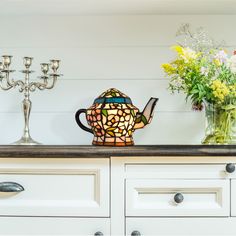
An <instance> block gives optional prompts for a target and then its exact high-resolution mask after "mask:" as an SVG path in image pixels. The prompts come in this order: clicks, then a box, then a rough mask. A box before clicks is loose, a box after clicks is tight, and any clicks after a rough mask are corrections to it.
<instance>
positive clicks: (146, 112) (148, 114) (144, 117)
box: [134, 97, 159, 129]
mask: <svg viewBox="0 0 236 236" xmlns="http://www.w3.org/2000/svg"><path fill="white" fill-rule="evenodd" d="M158 100H159V99H158V98H153V97H152V98H150V100H149V101H148V103H147V105H146V106H145V108H144V109H143V112H140V113H138V114H137V118H136V120H135V125H134V129H141V128H143V127H144V126H146V125H147V124H150V123H151V121H152V117H153V114H154V108H155V106H156V103H157V101H158Z"/></svg>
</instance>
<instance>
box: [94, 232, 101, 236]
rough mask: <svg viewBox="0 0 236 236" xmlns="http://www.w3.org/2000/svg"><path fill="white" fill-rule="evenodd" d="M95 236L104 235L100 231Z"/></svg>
mask: <svg viewBox="0 0 236 236" xmlns="http://www.w3.org/2000/svg"><path fill="white" fill-rule="evenodd" d="M94 236H103V233H102V232H100V231H98V232H96V233H95V234H94Z"/></svg>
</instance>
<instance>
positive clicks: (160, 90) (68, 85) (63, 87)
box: [0, 79, 191, 112]
mask: <svg viewBox="0 0 236 236" xmlns="http://www.w3.org/2000/svg"><path fill="white" fill-rule="evenodd" d="M113 87H115V88H117V89H119V90H121V91H122V92H124V93H126V94H127V95H128V96H130V97H131V99H132V101H133V104H134V105H136V106H137V107H138V108H139V109H140V110H142V109H143V108H144V106H145V105H146V103H147V102H148V100H149V99H150V97H157V98H159V101H158V103H157V106H156V108H155V110H157V111H190V110H191V105H190V103H189V102H188V103H186V101H185V95H184V94H182V93H176V94H174V95H173V94H171V92H170V91H169V90H168V80H128V81H125V80H100V81H97V82H96V81H87V80H66V79H63V80H60V79H59V80H58V82H57V84H56V86H55V87H54V88H53V89H52V90H45V91H36V92H33V93H31V94H32V96H31V100H32V104H33V108H32V111H36V112H61V111H63V112H74V111H76V110H78V109H80V108H88V107H89V106H91V105H92V103H93V101H94V99H95V98H96V97H98V96H99V95H100V94H101V93H102V92H104V91H105V90H107V89H109V88H113ZM22 100H23V94H20V93H19V92H18V91H17V90H16V89H15V90H14V89H12V90H10V91H1V90H0V101H4V102H1V105H0V112H16V111H21V101H22Z"/></svg>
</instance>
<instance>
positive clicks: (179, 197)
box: [174, 193, 184, 204]
mask: <svg viewBox="0 0 236 236" xmlns="http://www.w3.org/2000/svg"><path fill="white" fill-rule="evenodd" d="M174 201H175V202H176V203H178V204H179V203H181V202H183V201H184V196H183V194H182V193H176V194H175V196H174Z"/></svg>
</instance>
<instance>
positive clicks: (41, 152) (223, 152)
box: [0, 145, 236, 158]
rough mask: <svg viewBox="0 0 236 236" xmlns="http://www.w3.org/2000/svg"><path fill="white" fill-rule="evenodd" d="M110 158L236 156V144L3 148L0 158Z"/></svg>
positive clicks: (0, 148)
mask: <svg viewBox="0 0 236 236" xmlns="http://www.w3.org/2000/svg"><path fill="white" fill-rule="evenodd" d="M111 156H121V157H122V156H235V157H236V145H214V146H213V145H137V146H133V147H96V146H89V145H88V146H84V145H83V146H76V145H73V146H71V145H69V146H68V145H65V146H64V145H58V146H57V145H50V146H49V145H40V146H14V145H13V146H8V145H6V146H5V145H2V146H0V157H2V158H9V157H12V158H13V157H21V158H32V157H40V158H44V157H45V158H48V157H61V158H65V157H70V158H80V157H86V158H90V157H111Z"/></svg>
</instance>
